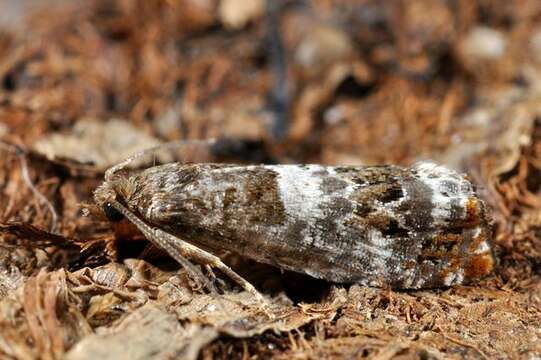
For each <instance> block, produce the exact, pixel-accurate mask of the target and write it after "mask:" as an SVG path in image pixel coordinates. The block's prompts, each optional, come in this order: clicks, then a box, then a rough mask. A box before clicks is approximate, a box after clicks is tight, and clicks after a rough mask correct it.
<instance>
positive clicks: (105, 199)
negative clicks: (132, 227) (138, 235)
mask: <svg viewBox="0 0 541 360" xmlns="http://www.w3.org/2000/svg"><path fill="white" fill-rule="evenodd" d="M130 183H131V182H130V181H129V179H126V178H123V177H118V178H115V179H111V180H106V181H104V182H103V183H102V184H101V185H100V186H99V187H98V188H97V189H96V190H95V191H94V201H95V202H96V205H97V206H98V207H99V208H100V209H101V211H102V212H103V214H104V215H105V216H106V217H107V219H109V220H110V221H113V222H118V221H120V220H122V219H124V215H122V214H121V213H120V212H119V211H118V210H117V209H116V208H115V207H114V206H113V203H114V202H119V203H121V204H127V203H128V202H129V199H130V198H131V196H132V195H133V192H134V189H132V187H131V186H129V185H130Z"/></svg>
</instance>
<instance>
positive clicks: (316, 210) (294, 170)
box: [94, 143, 494, 300]
mask: <svg viewBox="0 0 541 360" xmlns="http://www.w3.org/2000/svg"><path fill="white" fill-rule="evenodd" d="M201 144H203V145H204V144H205V143H201ZM201 149H204V147H199V150H201ZM156 150H157V149H153V150H147V151H145V152H143V153H141V154H138V155H136V156H134V157H132V158H130V159H127V160H126V161H124V162H122V163H120V164H118V165H115V166H113V167H112V168H110V169H108V170H107V172H106V174H105V181H104V182H103V184H102V185H101V186H100V187H99V188H98V189H97V190H96V191H95V196H94V197H95V201H96V203H97V204H98V205H99V206H100V207H101V208H102V209H103V211H104V213H105V214H106V216H107V217H108V218H109V219H110V220H113V221H117V220H120V219H122V218H127V219H128V220H129V221H130V222H132V223H133V224H134V225H135V226H136V227H137V228H138V229H139V230H140V231H141V232H142V233H143V234H144V235H145V237H146V238H148V240H150V241H151V242H152V243H154V244H155V245H157V246H158V247H160V248H162V249H163V250H165V251H166V252H167V253H168V254H169V255H170V256H171V257H172V258H174V259H175V260H177V261H178V262H179V263H180V264H181V265H182V266H183V267H185V268H186V269H187V270H188V271H189V272H190V273H191V274H192V275H193V276H194V277H196V278H199V279H204V276H203V274H202V273H201V271H200V270H199V268H197V267H196V266H194V265H193V262H196V263H199V264H202V265H206V266H210V267H215V268H217V269H219V270H220V271H221V272H223V273H224V274H225V275H227V276H229V277H230V278H232V279H233V280H235V281H236V282H237V283H238V284H240V285H241V286H242V287H243V288H244V289H245V290H247V291H249V292H251V293H252V294H254V296H256V297H257V298H258V299H260V300H262V296H261V295H260V293H259V292H258V291H257V290H256V289H255V288H254V287H253V286H252V285H251V284H250V283H249V282H248V281H246V280H244V279H243V278H242V277H241V276H239V275H238V274H237V273H235V272H234V271H233V270H232V269H230V268H229V267H228V266H227V265H226V264H224V263H223V262H222V261H221V260H220V258H219V257H217V256H216V255H214V254H216V253H217V252H219V251H223V250H226V251H228V252H234V253H237V254H240V255H242V256H245V257H248V258H251V259H253V260H256V261H258V262H262V263H266V264H270V265H273V266H276V267H278V268H281V269H287V270H291V271H295V272H300V273H304V274H308V275H310V276H313V277H315V278H320V279H325V280H328V281H331V282H337V283H358V284H363V285H368V286H376V287H390V288H394V289H420V288H434V287H443V286H451V285H454V284H461V283H466V282H471V281H473V280H475V279H478V278H480V277H483V276H485V275H487V274H489V273H490V272H491V271H492V269H493V266H494V259H493V256H492V251H491V226H490V223H491V221H490V216H489V211H488V208H487V206H486V204H485V203H484V202H483V201H482V200H481V199H480V198H479V197H478V196H477V194H476V192H475V189H474V186H473V185H472V183H471V182H470V181H469V180H468V178H467V177H466V176H465V175H463V174H459V173H457V172H455V171H453V170H450V169H448V168H446V167H444V166H441V165H437V164H435V163H432V162H420V163H417V164H415V165H413V166H412V167H400V166H394V165H383V166H323V165H315V164H313V165H235V164H220V163H204V162H196V163H186V162H170V163H165V164H163V165H155V166H147V167H146V168H143V169H138V168H137V166H135V165H134V164H135V163H137V161H138V160H139V159H141V158H142V157H143V156H146V155H149V154H152V153H153V152H155V151H156ZM205 284H206V285H207V286H210V285H209V284H208V282H207V283H205Z"/></svg>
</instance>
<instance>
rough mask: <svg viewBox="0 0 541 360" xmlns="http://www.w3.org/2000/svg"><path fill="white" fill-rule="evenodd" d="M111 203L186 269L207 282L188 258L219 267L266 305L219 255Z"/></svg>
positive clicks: (119, 205) (263, 299)
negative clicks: (149, 223) (152, 224)
mask: <svg viewBox="0 0 541 360" xmlns="http://www.w3.org/2000/svg"><path fill="white" fill-rule="evenodd" d="M111 205H112V206H113V207H114V208H115V209H116V210H118V211H119V212H120V213H121V214H123V215H124V216H125V217H126V218H127V219H128V220H129V221H131V222H132V223H133V224H134V225H135V226H137V228H138V229H139V230H141V232H142V233H143V235H145V237H146V238H147V239H148V240H150V241H151V242H152V243H154V244H156V245H157V246H159V247H161V248H162V249H164V250H165V251H166V252H167V253H168V254H169V255H170V256H171V257H172V258H173V259H175V260H176V261H178V262H179V263H180V264H181V265H182V266H184V267H185V268H186V269H193V271H194V272H196V273H197V274H198V276H199V275H200V276H202V277H203V278H204V279H205V280H206V283H208V282H209V281H208V279H207V278H206V277H205V276H204V275H203V274H202V273H201V271H199V269H196V268H195V267H194V266H193V265H192V264H191V263H190V262H189V261H188V260H187V258H188V259H192V260H194V261H196V262H198V263H200V264H202V265H210V266H211V267H215V268H217V269H218V270H220V271H221V272H223V273H224V274H225V275H226V276H228V277H229V278H231V279H232V280H233V281H235V282H236V283H237V284H239V285H240V286H241V287H242V288H243V289H244V290H246V291H248V292H249V293H250V294H252V295H253V296H254V297H255V298H256V299H257V300H258V301H259V302H261V303H262V304H264V305H265V306H266V301H265V298H264V297H263V295H261V294H260V293H259V291H257V289H256V288H255V287H254V286H253V285H252V284H250V283H249V282H248V281H247V280H245V279H244V278H243V277H242V276H240V275H239V274H237V273H236V272H235V271H233V270H232V269H231V268H230V267H229V266H227V265H226V264H224V263H223V262H222V260H221V259H220V258H219V257H218V256H216V255H213V254H211V253H209V252H206V251H205V250H203V249H200V248H198V247H197V246H194V245H192V244H190V243H188V242H186V241H184V240H182V239H181V238H179V237H176V236H173V235H171V234H169V233H168V232H165V231H163V230H161V229H159V228H155V227H151V226H149V225H147V224H146V223H145V222H143V221H142V220H141V219H139V218H138V217H137V216H135V215H134V214H133V213H132V212H130V211H129V210H128V209H126V208H125V207H124V206H123V205H122V204H120V203H119V202H118V201H116V200H113V201H111Z"/></svg>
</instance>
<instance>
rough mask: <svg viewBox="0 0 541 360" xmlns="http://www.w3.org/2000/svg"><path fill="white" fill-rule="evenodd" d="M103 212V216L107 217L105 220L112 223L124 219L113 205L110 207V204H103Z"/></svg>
mask: <svg viewBox="0 0 541 360" xmlns="http://www.w3.org/2000/svg"><path fill="white" fill-rule="evenodd" d="M103 212H104V213H105V216H107V219H109V220H110V221H112V222H118V221H120V220H122V219H124V215H122V214H121V213H120V212H119V211H118V210H117V209H115V208H114V207H113V205H111V203H105V204H103Z"/></svg>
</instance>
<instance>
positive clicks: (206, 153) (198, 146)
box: [105, 139, 216, 180]
mask: <svg viewBox="0 0 541 360" xmlns="http://www.w3.org/2000/svg"><path fill="white" fill-rule="evenodd" d="M215 142H216V140H214V139H206V140H178V141H171V142H168V143H165V144H161V145H158V146H155V147H152V148H148V149H145V150H142V151H139V152H137V153H135V154H134V155H132V156H130V157H129V158H127V159H126V160H124V161H122V162H120V163H118V164H116V165H114V166H112V167H110V168H109V169H107V171H106V172H105V180H111V179H112V178H113V177H114V175H115V174H116V173H117V172H119V171H121V170H123V169H137V168H145V167H149V166H153V165H154V163H155V162H156V158H157V157H158V156H159V155H165V156H167V157H168V158H170V161H178V162H185V161H186V157H188V156H187V154H182V155H179V154H178V151H179V150H184V151H186V152H189V151H190V149H191V150H192V152H193V154H192V156H191V157H190V158H189V159H188V160H189V161H190V162H209V158H210V157H211V154H210V151H211V147H212V145H213V144H214V143H215ZM183 148H184V149H183ZM195 150H197V151H195ZM175 151H177V152H175ZM195 156H198V157H206V158H204V159H196V158H195ZM199 160H203V161H199Z"/></svg>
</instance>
